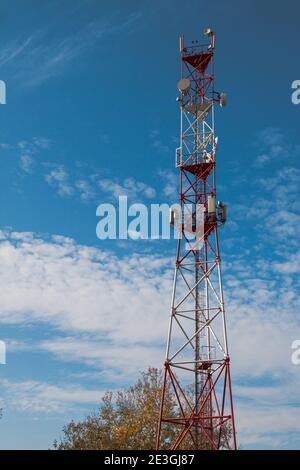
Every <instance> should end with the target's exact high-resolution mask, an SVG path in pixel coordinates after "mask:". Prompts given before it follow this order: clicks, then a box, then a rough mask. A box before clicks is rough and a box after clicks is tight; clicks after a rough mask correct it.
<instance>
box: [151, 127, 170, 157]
mask: <svg viewBox="0 0 300 470" xmlns="http://www.w3.org/2000/svg"><path fill="white" fill-rule="evenodd" d="M149 137H150V140H151V146H152V147H153V148H154V150H156V151H157V152H158V153H160V154H168V153H170V147H169V146H168V145H166V144H165V143H164V142H163V141H162V138H161V136H160V132H159V131H158V130H151V131H150V132H149Z"/></svg>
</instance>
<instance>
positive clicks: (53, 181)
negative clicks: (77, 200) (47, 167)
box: [45, 165, 74, 197]
mask: <svg viewBox="0 0 300 470" xmlns="http://www.w3.org/2000/svg"><path fill="white" fill-rule="evenodd" d="M45 180H46V182H47V183H48V184H49V185H50V186H52V187H53V188H54V189H55V190H56V191H57V193H58V195H59V196H61V197H68V196H72V195H73V194H74V188H73V186H72V185H71V183H70V178H69V174H68V172H67V171H66V169H65V168H64V166H63V165H57V166H56V167H55V168H54V169H53V170H51V171H50V172H49V173H48V174H47V175H46V176H45Z"/></svg>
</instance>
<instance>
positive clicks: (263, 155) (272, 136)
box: [253, 127, 300, 168]
mask: <svg viewBox="0 0 300 470" xmlns="http://www.w3.org/2000/svg"><path fill="white" fill-rule="evenodd" d="M255 146H256V147H258V148H259V150H260V153H259V154H258V155H257V157H256V158H255V160H254V162H253V166H254V167H256V168H263V167H265V166H266V165H268V164H269V163H271V162H272V160H274V159H275V160H276V159H282V160H286V159H287V158H289V160H291V159H292V158H294V157H295V156H297V155H298V154H299V151H300V146H299V145H293V144H292V143H291V142H290V141H289V140H288V139H287V137H286V136H285V135H284V133H283V132H282V131H281V130H280V129H278V128H275V127H267V128H266V129H263V130H262V131H260V132H258V133H257V136H256V141H255Z"/></svg>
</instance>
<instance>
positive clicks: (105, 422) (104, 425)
mask: <svg viewBox="0 0 300 470" xmlns="http://www.w3.org/2000/svg"><path fill="white" fill-rule="evenodd" d="M162 380H163V377H162V371H160V370H158V369H154V368H149V369H148V371H147V372H145V373H143V374H142V377H141V379H140V380H138V382H137V383H136V384H135V385H133V386H131V387H129V388H128V389H127V390H125V391H118V392H115V393H112V392H108V393H106V394H105V395H104V397H103V399H102V404H101V406H100V408H99V411H98V413H97V414H93V415H90V416H88V417H87V418H86V419H84V420H83V421H79V422H75V421H71V422H70V423H69V424H67V425H66V426H65V427H64V428H63V436H62V438H61V440H60V441H59V442H57V441H55V442H54V449H57V450H101V449H103V450H105V449H114V450H117V449H121V450H133V449H140V450H144V449H145V450H151V449H155V443H156V442H155V441H156V429H157V419H158V415H159V408H160V400H161V387H162ZM164 406H165V413H166V415H168V416H169V417H176V416H178V409H177V404H176V402H175V400H174V397H173V394H172V393H171V389H170V384H167V385H166V390H165V402H164ZM176 434H177V433H176V430H175V429H174V427H171V426H168V425H165V426H164V427H163V429H162V434H161V447H162V448H166V449H167V448H169V443H170V442H174V438H175V435H176ZM226 434H227V436H228V437H229V438H230V430H228V429H227V430H226ZM205 447H207V446H205V444H204V446H202V448H205ZM181 449H193V442H192V439H191V438H188V439H187V440H186V441H185V443H184V446H181Z"/></svg>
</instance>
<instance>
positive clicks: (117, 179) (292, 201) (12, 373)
mask: <svg viewBox="0 0 300 470" xmlns="http://www.w3.org/2000/svg"><path fill="white" fill-rule="evenodd" d="M299 9H300V7H299V4H298V3H297V2H296V0H293V1H292V0H287V1H285V2H284V7H283V5H282V2H279V1H273V2H270V1H266V0H263V1H256V0H254V1H244V2H243V4H242V5H241V2H239V1H237V0H229V1H227V2H223V1H221V0H220V1H215V2H213V3H212V2H210V3H209V4H208V3H207V2H204V1H199V0H198V1H194V0H187V1H186V2H185V3H184V8H183V7H182V2H179V1H177V0H173V1H171V0H164V1H162V0H160V1H147V0H143V1H142V2H141V1H134V0H132V1H127V2H123V1H116V0H112V1H106V2H104V1H94V0H85V1H84V0H81V1H76V0H72V1H71V0H65V1H64V2H59V1H47V2H43V4H41V2H39V1H38V0H36V1H33V0H28V1H27V2H26V4H25V2H22V1H20V0H15V1H14V2H8V1H7V0H3V1H2V2H1V17H2V19H3V21H2V24H1V29H0V79H1V80H4V81H5V82H6V85H7V104H6V105H3V106H0V120H1V127H0V165H1V168H0V188H1V197H0V221H1V226H0V228H1V230H2V231H1V236H0V260H1V263H0V280H1V282H0V286H1V287H0V322H1V323H0V339H2V340H5V341H6V342H7V345H8V352H7V364H6V365H5V366H4V365H1V366H0V397H1V406H2V408H3V417H2V419H1V421H0V433H1V441H0V442H1V444H0V445H1V448H3V449H5V448H9V449H13V448H48V447H49V446H51V444H52V442H53V440H54V439H55V438H57V437H59V434H60V430H61V428H62V426H63V425H64V424H65V423H66V422H68V420H70V419H71V418H75V419H76V418H81V417H83V416H85V415H86V414H87V413H89V412H91V411H92V410H94V409H96V408H97V403H99V400H100V398H101V396H102V394H103V392H104V391H105V390H107V389H114V388H118V387H122V386H124V385H127V384H130V383H132V382H133V381H134V380H135V379H136V378H137V374H138V371H142V370H144V369H145V368H146V367H147V366H148V365H155V366H159V365H161V364H162V362H163V354H164V345H165V340H166V333H167V319H168V308H169V303H170V298H171V282H170V280H171V277H172V262H173V258H174V256H175V243H174V242H172V241H163V240H154V241H151V242H149V241H122V242H121V241H100V240H98V239H97V238H96V224H97V218H96V208H97V205H98V204H99V203H102V202H113V201H115V199H116V196H117V195H118V194H120V193H124V194H127V195H128V196H129V198H130V200H132V202H145V203H151V202H176V181H177V180H176V171H175V168H174V149H175V148H176V147H177V146H178V131H179V112H178V105H177V103H176V101H175V98H176V83H177V80H178V78H179V71H180V65H179V52H178V38H179V35H180V34H181V33H182V32H183V33H184V34H185V36H186V38H187V40H192V39H194V38H195V39H196V38H199V37H201V34H202V31H203V30H204V28H205V27H207V26H212V27H213V29H214V30H215V31H216V34H217V49H216V88H217V89H219V90H220V91H223V90H224V91H226V92H227V93H228V96H229V104H228V107H227V108H226V109H225V110H220V111H219V112H218V114H217V122H216V128H217V135H218V136H219V141H220V146H219V152H218V183H219V187H218V191H219V197H220V198H221V199H222V200H223V201H225V202H226V203H227V204H228V208H229V222H228V224H227V225H226V227H225V228H224V230H222V231H221V242H222V245H221V248H222V257H223V262H224V282H225V299H226V305H227V318H228V324H229V341H230V343H229V345H230V350H231V356H232V375H233V381H234V383H233V386H234V396H235V411H236V419H237V430H238V441H239V444H240V445H242V447H243V448H273V447H275V448H276V447H277V448H299V445H300V444H299V439H300V424H299V423H300V408H299V405H300V401H299V390H300V379H299V377H300V366H298V367H297V366H295V365H292V363H291V344H292V341H293V340H295V339H300V318H299V304H300V297H299V276H298V274H299V270H300V268H299V265H300V264H299V261H300V251H299V226H300V224H299V222H300V211H299V204H298V199H299V193H300V168H299V153H300V137H299V117H300V105H299V106H296V105H293V104H292V102H291V83H292V81H294V80H296V79H299V78H300V76H299V74H300V71H299V61H298V60H297V57H298V43H299V32H298V31H299V30H298V28H299V24H298V19H299V13H300V11H299Z"/></svg>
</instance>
